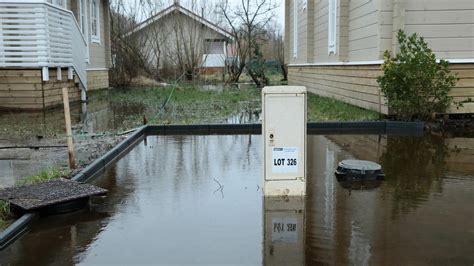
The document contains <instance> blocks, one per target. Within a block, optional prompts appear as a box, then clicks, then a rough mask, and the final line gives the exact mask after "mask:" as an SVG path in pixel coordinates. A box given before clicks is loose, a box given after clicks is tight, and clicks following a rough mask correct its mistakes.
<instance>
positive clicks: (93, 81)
mask: <svg viewBox="0 0 474 266" xmlns="http://www.w3.org/2000/svg"><path fill="white" fill-rule="evenodd" d="M108 87H109V71H108V70H88V71H87V90H89V91H91V90H98V89H105V88H108Z"/></svg>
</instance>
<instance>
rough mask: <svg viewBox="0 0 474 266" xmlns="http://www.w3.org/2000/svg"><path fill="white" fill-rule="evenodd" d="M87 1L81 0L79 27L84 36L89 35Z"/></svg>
mask: <svg viewBox="0 0 474 266" xmlns="http://www.w3.org/2000/svg"><path fill="white" fill-rule="evenodd" d="M86 25H87V22H86V0H79V26H81V32H82V34H83V35H86V33H87V26H86Z"/></svg>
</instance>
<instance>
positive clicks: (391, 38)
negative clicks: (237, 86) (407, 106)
mask: <svg viewBox="0 0 474 266" xmlns="http://www.w3.org/2000/svg"><path fill="white" fill-rule="evenodd" d="M295 1H296V0H295ZM301 1H302V0H299V2H301ZM308 5H312V6H314V23H313V28H314V37H313V38H314V57H313V59H311V58H304V57H298V58H297V59H294V58H293V57H292V53H293V48H292V38H293V24H292V23H293V17H292V14H293V11H292V7H293V1H292V0H287V1H286V4H285V7H286V14H287V15H286V23H287V24H286V27H285V29H286V36H289V38H288V39H289V40H287V41H286V42H285V44H286V49H285V51H286V55H285V56H286V58H287V59H288V61H287V62H289V63H290V64H289V84H290V85H305V86H307V87H308V90H309V91H310V92H313V93H316V94H319V95H323V96H328V97H334V98H337V99H340V100H342V101H345V102H348V103H351V104H354V105H357V106H360V107H363V108H367V109H371V110H375V111H379V112H382V113H384V114H387V113H388V112H389V110H388V108H387V106H386V103H385V99H384V97H383V95H382V96H381V97H379V95H380V89H379V86H378V84H377V82H376V77H377V76H379V75H381V74H382V71H381V69H380V63H378V62H382V60H383V53H384V51H385V50H391V51H392V52H395V51H397V49H398V44H397V40H396V34H397V32H398V30H399V29H403V30H405V31H406V32H407V33H408V34H411V33H413V32H417V33H419V34H420V35H421V36H424V37H425V40H427V41H428V43H429V45H430V47H432V49H433V51H434V52H435V53H436V54H437V56H438V57H439V58H445V59H468V60H467V62H470V63H462V64H461V63H453V64H451V65H450V68H451V70H452V71H453V72H454V73H457V74H458V77H459V78H460V80H459V82H458V83H457V86H456V87H455V88H453V89H452V91H451V96H453V97H454V100H455V101H467V100H468V99H469V98H471V99H474V1H470V0H456V1H441V0H436V1H428V0H417V1H407V0H338V11H337V21H338V27H337V52H336V55H333V54H331V55H329V54H328V39H327V38H328V0H313V1H311V0H308ZM300 17H304V14H303V13H301V14H300V15H299V18H300ZM301 21H303V23H307V22H305V21H306V20H304V19H301ZM300 28H305V27H304V26H303V25H301V27H300ZM306 31H308V30H306ZM302 38H305V36H299V40H300V39H302ZM299 42H300V43H303V44H305V42H304V41H299ZM298 49H299V51H298V52H299V53H298V54H300V51H301V50H303V51H304V49H305V47H298ZM469 59H470V60H471V61H469ZM371 62H372V63H371ZM379 98H381V99H379ZM449 112H451V113H472V112H474V103H464V107H462V108H460V109H455V108H451V110H450V111H449Z"/></svg>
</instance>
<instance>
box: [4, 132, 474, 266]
mask: <svg viewBox="0 0 474 266" xmlns="http://www.w3.org/2000/svg"><path fill="white" fill-rule="evenodd" d="M349 140H350V142H349ZM341 141H343V142H342V144H341V143H340V142H341ZM348 143H349V144H348ZM357 143H359V144H360V145H364V147H365V148H364V147H362V148H361V149H359V148H360V147H359V146H358V145H357ZM444 144H446V142H442V141H440V140H439V139H437V138H431V137H428V138H425V139H413V138H397V137H384V136H382V137H379V136H347V135H345V136H341V138H339V137H338V136H331V138H330V139H329V138H327V137H324V136H308V152H309V154H308V179H307V180H308V189H307V192H308V195H307V196H306V198H305V199H304V200H302V199H301V198H299V199H293V198H262V194H261V189H260V185H261V167H262V161H261V157H262V153H261V145H262V142H261V136H148V137H147V139H146V141H144V142H142V143H141V144H140V145H138V146H137V147H136V148H135V149H133V150H132V151H131V152H130V153H129V154H128V155H126V156H125V157H124V158H122V159H121V160H120V161H119V162H117V163H116V164H115V167H114V168H112V169H110V170H109V171H107V173H106V175H104V176H103V177H101V178H100V179H98V180H97V181H96V183H95V184H96V185H99V186H101V187H104V188H107V189H108V190H109V195H108V196H107V198H103V199H95V200H94V201H93V202H92V205H91V209H90V210H87V211H83V212H78V213H73V214H68V215H63V216H53V217H45V218H42V220H40V222H39V223H38V224H36V225H35V226H34V228H33V230H32V231H31V232H30V233H29V234H27V235H25V236H24V237H23V238H22V239H20V240H19V241H17V242H15V243H14V244H13V245H12V246H11V247H10V248H9V249H7V250H5V251H4V252H2V253H1V254H0V261H1V262H2V263H3V262H6V263H8V264H11V265H25V264H27V265H33V264H34V265H46V264H81V263H83V264H107V263H123V264H139V263H149V264H150V263H151V264H159V263H161V264H174V263H176V264H225V263H235V264H261V263H263V264H265V265H278V264H281V265H320V264H331V265H333V264H335V265H406V264H410V265H427V264H440V265H470V264H472V262H473V261H474V254H473V253H472V247H473V245H474V235H473V233H472V232H474V228H473V224H474V223H473V222H472V217H474V209H473V208H471V206H472V204H473V203H474V198H473V195H474V176H473V175H472V173H470V174H460V173H459V172H458V173H457V174H455V173H454V172H452V171H451V170H450V169H451V168H450V165H451V161H450V160H451V159H452V158H451V157H449V156H447V155H446V154H444V152H445V150H446V145H444ZM367 147H370V148H367ZM402 147H405V148H402ZM447 147H448V148H447V151H448V153H449V152H451V148H450V146H449V145H448V146H447ZM458 147H461V146H460V145H458ZM409 148H416V149H417V151H416V152H415V151H406V150H405V149H409ZM361 151H363V152H361ZM439 153H441V155H440V154H439ZM416 156H421V158H415V157H416ZM350 158H356V159H372V160H374V161H376V162H378V163H380V164H382V166H383V168H384V172H385V173H386V180H385V181H383V183H381V184H379V185H377V186H375V187H374V188H371V189H357V190H356V189H352V190H351V191H350V193H349V192H348V190H347V189H346V188H344V187H343V186H341V185H340V184H339V183H338V181H337V179H336V177H335V176H334V171H335V170H336V167H337V162H339V161H341V160H344V159H350ZM457 158H460V157H457ZM410 160H411V161H410ZM457 165H458V166H459V165H460V164H459V163H458V164H457ZM405 168H406V169H405ZM419 168H423V169H419ZM462 169H469V168H462ZM214 179H215V180H218V183H220V184H221V185H222V186H223V189H222V193H223V195H224V197H222V196H221V194H220V193H214V191H216V189H218V188H219V185H218V183H217V182H215V181H214ZM403 206H408V207H406V208H407V209H403V208H404V207H403ZM394 210H396V212H397V215H396V216H394V214H393V213H394ZM453 225H455V226H453ZM37 243H47V245H38V244H37ZM117 250H120V252H117Z"/></svg>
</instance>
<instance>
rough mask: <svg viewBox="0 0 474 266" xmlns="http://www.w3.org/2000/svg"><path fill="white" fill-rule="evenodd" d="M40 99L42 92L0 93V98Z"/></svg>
mask: <svg viewBox="0 0 474 266" xmlns="http://www.w3.org/2000/svg"><path fill="white" fill-rule="evenodd" d="M38 97H39V98H42V97H43V92H42V91H41V90H36V91H26V90H22V91H0V98H38Z"/></svg>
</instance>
